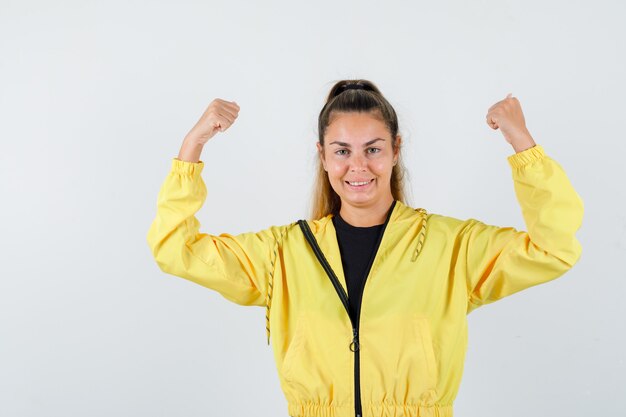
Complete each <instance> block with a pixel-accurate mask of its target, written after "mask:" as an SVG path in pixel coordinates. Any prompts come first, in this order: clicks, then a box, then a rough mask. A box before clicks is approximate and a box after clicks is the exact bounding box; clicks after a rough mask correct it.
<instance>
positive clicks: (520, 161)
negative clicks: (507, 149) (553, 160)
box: [507, 145, 546, 168]
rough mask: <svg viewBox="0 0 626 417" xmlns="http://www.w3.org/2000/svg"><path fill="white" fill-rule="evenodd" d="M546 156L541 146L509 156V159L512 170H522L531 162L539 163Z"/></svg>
mask: <svg viewBox="0 0 626 417" xmlns="http://www.w3.org/2000/svg"><path fill="white" fill-rule="evenodd" d="M544 156H546V154H545V152H544V150H543V147H541V145H535V146H533V147H532V148H528V149H526V150H525V151H522V152H518V153H516V154H515V155H511V156H509V157H508V158H507V159H508V161H509V165H511V168H521V167H523V166H524V165H527V164H529V163H531V162H534V161H538V160H540V159H541V158H543V157H544Z"/></svg>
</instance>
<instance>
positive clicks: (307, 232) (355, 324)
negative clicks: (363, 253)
mask: <svg viewBox="0 0 626 417" xmlns="http://www.w3.org/2000/svg"><path fill="white" fill-rule="evenodd" d="M395 205H396V200H394V201H393V203H392V204H391V208H390V209H389V212H388V213H387V217H386V219H385V223H384V224H383V228H382V230H381V231H380V234H379V235H378V239H377V241H376V244H375V245H374V251H373V256H372V257H371V259H370V262H369V265H368V266H367V268H366V270H365V278H364V279H363V282H362V284H361V298H360V299H359V302H358V304H357V311H356V319H353V318H352V315H351V314H350V307H349V304H348V295H347V294H346V292H345V290H344V289H343V287H342V286H341V283H340V282H339V278H337V275H335V272H334V271H333V269H332V268H331V266H330V264H329V263H328V261H327V260H326V257H325V256H324V253H323V252H322V250H321V249H320V247H319V246H318V244H317V241H316V240H315V236H313V233H312V232H311V229H310V228H309V225H308V223H307V222H306V221H304V220H299V221H298V224H299V225H300V228H301V229H302V232H303V233H304V236H305V237H306V240H307V242H309V245H310V246H311V249H313V252H314V253H315V256H316V257H317V259H318V261H319V262H320V264H321V265H322V267H323V268H324V271H326V274H327V275H328V278H330V281H331V282H332V284H333V286H334V287H335V291H336V292H337V295H339V299H340V300H341V303H342V304H343V306H344V308H345V310H346V313H347V314H348V318H349V319H350V323H351V324H352V341H351V342H350V345H349V349H350V351H352V352H354V413H355V417H362V416H363V409H362V405H361V375H360V373H361V366H360V354H359V350H360V344H359V319H360V316H361V303H362V301H363V290H364V289H365V282H366V281H367V278H368V277H369V273H370V270H371V269H372V265H373V264H374V260H375V259H376V255H377V254H378V248H379V247H380V243H381V242H382V239H383V235H384V233H385V229H386V228H387V224H388V223H389V219H390V218H391V214H392V213H393V209H394V207H395Z"/></svg>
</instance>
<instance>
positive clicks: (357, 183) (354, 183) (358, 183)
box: [346, 178, 374, 187]
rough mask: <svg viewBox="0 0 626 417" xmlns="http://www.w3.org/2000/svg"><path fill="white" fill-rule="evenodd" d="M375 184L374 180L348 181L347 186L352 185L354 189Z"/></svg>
mask: <svg viewBox="0 0 626 417" xmlns="http://www.w3.org/2000/svg"><path fill="white" fill-rule="evenodd" d="M372 182H374V178H372V179H371V180H369V181H352V182H351V181H346V184H348V185H351V186H353V187H364V186H366V185H368V184H370V183H372Z"/></svg>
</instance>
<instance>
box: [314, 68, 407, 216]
mask: <svg viewBox="0 0 626 417" xmlns="http://www.w3.org/2000/svg"><path fill="white" fill-rule="evenodd" d="M355 87H357V88H355ZM348 112H361V113H371V115H372V116H374V117H376V118H379V119H380V120H381V121H383V122H384V123H385V125H386V126H387V128H388V129H389V133H390V134H391V145H392V147H393V150H394V151H396V150H397V152H398V158H397V163H396V165H394V167H393V170H392V171H391V184H390V185H391V195H392V196H393V198H394V199H395V200H398V201H401V202H402V203H405V191H404V174H405V172H406V170H405V168H404V164H403V163H402V155H401V152H400V151H401V145H400V143H397V139H396V137H397V136H398V116H397V115H396V112H395V110H394V109H393V107H392V106H391V104H389V102H388V101H387V99H385V97H383V95H382V94H381V92H380V90H379V89H378V87H376V85H374V83H372V82H371V81H368V80H363V79H357V80H341V81H338V82H337V83H335V85H334V86H333V87H332V88H331V89H330V92H329V93H328V97H327V98H326V104H324V107H322V110H321V111H320V114H319V118H318V126H317V127H318V135H319V143H320V145H321V146H322V148H323V146H324V134H325V133H326V128H328V125H330V123H331V122H332V121H333V119H334V118H335V117H336V116H337V115H338V113H348ZM340 208H341V199H340V198H339V196H338V195H337V193H336V192H335V190H333V187H332V186H331V184H330V181H329V180H328V174H327V173H326V171H325V170H324V166H323V164H322V161H321V160H320V158H317V172H316V175H315V184H314V189H313V198H312V204H311V218H312V219H320V218H322V217H324V216H327V215H329V214H334V215H336V214H337V213H339V209H340Z"/></svg>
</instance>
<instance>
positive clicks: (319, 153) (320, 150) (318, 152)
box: [316, 142, 328, 171]
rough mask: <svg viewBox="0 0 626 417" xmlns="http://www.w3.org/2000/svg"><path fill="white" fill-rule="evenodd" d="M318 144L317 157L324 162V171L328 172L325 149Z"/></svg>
mask: <svg viewBox="0 0 626 417" xmlns="http://www.w3.org/2000/svg"><path fill="white" fill-rule="evenodd" d="M316 144H317V155H318V156H319V158H320V161H322V166H323V167H324V171H328V169H326V159H325V158H324V147H323V146H322V145H321V144H320V143H319V142H316Z"/></svg>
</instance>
